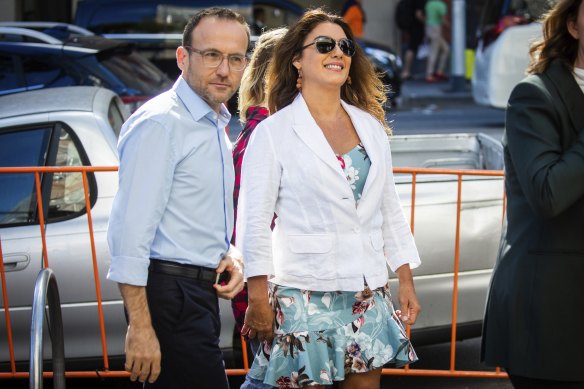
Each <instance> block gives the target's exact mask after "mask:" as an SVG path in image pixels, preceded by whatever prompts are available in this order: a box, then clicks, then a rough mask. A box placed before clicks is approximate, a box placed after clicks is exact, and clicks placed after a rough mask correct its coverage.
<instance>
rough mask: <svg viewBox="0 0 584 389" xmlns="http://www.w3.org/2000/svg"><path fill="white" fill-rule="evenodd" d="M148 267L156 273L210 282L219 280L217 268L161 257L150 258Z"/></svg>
mask: <svg viewBox="0 0 584 389" xmlns="http://www.w3.org/2000/svg"><path fill="white" fill-rule="evenodd" d="M148 269H149V270H150V271H151V272H154V273H159V274H166V275H168V276H177V277H187V278H192V279H194V280H199V281H205V282H210V283H212V284H214V283H215V281H216V280H217V272H215V269H209V268H208V267H202V266H196V265H186V264H183V263H177V262H170V261H163V260H159V259H150V266H149V267H148Z"/></svg>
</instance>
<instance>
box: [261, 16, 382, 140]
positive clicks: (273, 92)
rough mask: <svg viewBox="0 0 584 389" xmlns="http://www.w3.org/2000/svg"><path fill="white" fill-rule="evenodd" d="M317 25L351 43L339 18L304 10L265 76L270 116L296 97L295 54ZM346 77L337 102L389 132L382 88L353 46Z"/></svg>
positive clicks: (357, 48)
mask: <svg viewBox="0 0 584 389" xmlns="http://www.w3.org/2000/svg"><path fill="white" fill-rule="evenodd" d="M321 23H334V24H337V25H339V26H340V27H341V28H342V29H343V31H344V33H345V35H346V36H347V38H349V39H351V40H352V41H355V36H354V35H353V33H352V31H351V28H350V27H349V25H348V24H347V23H346V22H345V21H344V20H343V18H341V17H340V16H337V15H334V14H331V13H328V12H326V11H324V10H323V9H321V8H317V9H313V10H309V11H307V12H306V13H305V14H304V15H303V16H302V17H301V18H300V19H299V20H298V21H297V22H296V23H295V24H294V25H293V26H291V27H290V29H289V30H288V33H286V35H284V37H283V38H282V39H281V40H280V42H279V43H278V45H277V46H276V49H275V51H274V56H273V58H272V62H271V64H270V67H269V69H268V77H267V88H268V107H269V109H270V112H271V113H274V112H276V111H277V110H279V109H282V108H284V107H286V106H287V105H289V104H290V103H292V101H293V100H294V98H295V97H296V95H297V94H298V89H297V88H296V80H297V78H298V70H297V69H296V68H295V67H294V65H293V64H292V63H293V62H294V60H295V59H296V58H297V56H298V55H299V52H300V49H301V47H302V45H303V42H304V39H305V38H306V36H307V35H308V34H310V32H311V31H312V30H314V29H315V28H316V26H318V25H319V24H321ZM349 77H351V83H350V84H349V83H348V82H347V83H345V84H344V85H343V86H342V87H341V99H343V100H344V101H346V102H347V103H349V104H352V105H354V106H356V107H359V108H360V109H362V110H364V111H366V112H369V113H370V114H371V115H373V116H374V117H375V118H376V119H377V120H379V122H380V123H381V124H382V125H383V126H384V127H385V128H386V129H387V130H388V132H389V126H388V125H387V122H386V121H385V111H384V109H383V104H384V103H385V101H386V100H387V97H386V94H385V93H386V89H385V86H384V85H383V83H382V82H381V80H380V78H379V75H378V74H377V73H376V72H375V69H374V68H373V66H372V65H371V63H370V62H369V60H368V59H367V57H366V56H365V53H364V52H363V49H361V47H360V46H359V45H355V54H354V55H353V57H352V58H351V68H350V69H349Z"/></svg>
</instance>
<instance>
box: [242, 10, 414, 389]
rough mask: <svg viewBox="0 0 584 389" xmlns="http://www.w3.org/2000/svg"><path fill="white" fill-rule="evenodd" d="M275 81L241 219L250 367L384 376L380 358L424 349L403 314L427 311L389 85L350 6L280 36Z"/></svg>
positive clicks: (271, 376)
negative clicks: (406, 210) (254, 347)
mask: <svg viewBox="0 0 584 389" xmlns="http://www.w3.org/2000/svg"><path fill="white" fill-rule="evenodd" d="M267 87H268V106H269V109H270V112H271V116H270V117H268V118H267V119H265V120H264V121H262V122H261V123H260V124H259V125H258V127H257V128H256V130H255V132H254V134H253V135H252V137H251V140H250V142H249V144H248V147H247V151H246V155H245V158H244V160H243V168H242V181H241V188H240V195H239V206H238V217H237V244H238V245H239V246H240V247H241V249H242V250H243V253H244V257H245V261H246V268H245V274H246V277H247V281H248V292H249V306H248V309H247V312H246V316H245V322H244V326H243V331H242V333H243V334H244V335H248V336H249V337H251V338H254V337H258V339H259V340H260V341H264V347H263V348H261V349H260V351H259V352H258V354H257V355H256V359H255V361H254V364H253V366H252V368H251V371H250V373H249V374H250V375H251V376H252V377H254V378H256V379H260V380H263V382H264V383H267V384H270V385H273V386H279V387H287V388H301V387H311V388H312V387H324V386H325V385H330V384H332V383H333V381H343V382H342V384H341V387H342V388H343V389H350V388H379V385H380V377H381V367H382V366H383V365H384V364H386V363H395V364H396V365H397V366H402V365H404V364H407V363H411V362H413V361H415V360H416V359H417V357H416V354H415V352H414V350H413V348H412V346H411V344H410V342H409V340H408V338H407V336H406V333H405V330H404V328H403V326H402V322H405V323H407V324H413V323H414V322H415V321H416V318H417V315H418V314H419V312H420V305H419V303H418V301H417V298H416V293H415V290H414V284H413V279H412V272H411V269H412V268H415V267H417V266H418V265H419V264H420V259H419V256H418V252H417V249H416V246H415V244H414V240H413V237H412V234H411V232H410V227H409V225H408V223H407V221H406V219H405V216H404V214H403V212H402V209H401V206H400V203H399V199H398V196H397V193H396V188H395V184H394V181H393V175H392V165H391V155H390V150H389V143H388V138H387V132H386V131H388V128H387V125H386V123H385V117H384V111H383V106H382V104H383V102H384V100H385V94H384V90H383V89H384V88H383V85H382V84H381V82H380V80H379V78H378V77H377V75H376V74H375V71H374V70H373V68H372V66H371V64H370V63H369V62H368V60H367V59H366V57H365V56H364V54H363V51H362V50H361V48H360V47H358V46H356V45H355V44H354V37H353V34H352V32H351V30H350V28H349V27H348V25H347V24H346V23H345V22H344V21H343V20H342V18H340V17H338V16H335V15H331V14H328V13H325V12H323V11H322V10H320V9H317V10H312V11H308V12H307V13H305V14H304V16H302V18H301V19H300V20H299V21H298V22H297V23H296V24H295V25H293V26H292V27H291V28H290V29H289V31H288V33H287V34H286V35H285V36H284V37H283V38H282V39H281V40H280V42H279V43H278V45H277V46H276V50H275V52H274V57H273V59H272V62H271V64H270V69H269V71H268V84H267ZM274 213H276V214H277V215H278V218H277V219H276V225H275V228H274V231H273V233H272V231H271V230H270V224H271V222H272V217H273V214H274ZM388 267H389V268H391V270H392V271H394V272H395V273H396V274H397V276H398V279H399V283H400V285H399V303H400V309H401V311H399V310H394V308H393V305H392V300H391V295H390V291H389V286H388Z"/></svg>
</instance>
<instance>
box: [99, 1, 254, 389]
mask: <svg viewBox="0 0 584 389" xmlns="http://www.w3.org/2000/svg"><path fill="white" fill-rule="evenodd" d="M249 40H250V34H249V27H248V25H247V23H246V22H245V19H244V18H243V16H241V15H239V14H237V13H235V12H233V11H231V10H229V9H223V8H209V9H205V10H202V11H200V12H199V13H197V14H196V15H195V16H193V17H192V18H191V19H190V20H189V22H188V23H187V25H186V27H185V30H184V34H183V41H182V46H180V47H178V49H177V50H176V59H177V63H178V66H179V68H180V69H181V71H182V73H181V76H180V77H179V78H178V79H177V81H176V83H175V84H174V86H173V87H172V89H171V90H169V91H167V92H165V93H163V94H161V95H159V96H157V97H155V98H153V99H151V100H150V101H148V102H147V103H146V104H144V105H143V106H141V107H140V108H139V109H138V110H137V111H136V112H135V113H134V114H133V115H132V116H131V117H130V118H129V119H128V121H127V122H126V123H125V124H124V126H123V128H122V131H121V134H120V139H119V144H118V150H119V155H120V171H119V189H118V192H117V194H116V196H115V199H114V202H113V207H112V212H111V216H110V219H109V226H108V243H109V247H110V252H111V265H110V269H109V273H108V278H109V279H110V280H112V281H115V282H117V283H118V284H119V287H120V291H121V294H122V298H123V300H124V306H125V308H126V311H127V314H128V321H129V324H128V332H127V335H126V344H125V353H126V362H125V368H126V370H127V371H129V372H130V379H131V380H132V381H134V380H136V379H138V380H139V381H140V382H144V383H145V385H144V387H145V388H164V389H167V388H217V389H221V388H227V387H228V382H227V378H226V376H225V369H224V365H223V356H222V354H221V350H220V348H219V333H220V327H221V323H220V319H219V306H218V300H217V297H221V298H225V299H231V298H232V297H234V296H235V295H236V294H237V293H239V291H241V289H242V288H243V275H242V268H241V266H242V264H241V257H240V255H237V253H236V251H235V249H234V248H233V247H232V246H231V245H230V244H229V240H230V239H231V234H232V232H233V196H232V189H233V180H234V174H233V164H232V160H231V158H232V157H231V152H230V150H229V148H228V143H227V141H226V137H227V135H226V134H225V126H226V125H227V124H228V123H229V119H230V116H231V115H229V112H228V111H227V108H226V107H225V105H224V104H223V103H222V102H223V101H227V100H228V99H229V98H230V97H231V96H232V95H233V94H234V93H235V91H236V90H237V88H238V86H239V83H240V80H241V76H242V73H243V70H244V68H245V66H246V64H247V58H246V52H247V48H248V47H249ZM222 272H225V273H226V274H228V275H229V281H228V282H226V283H223V284H219V283H218V282H217V280H218V278H219V275H220V273H222Z"/></svg>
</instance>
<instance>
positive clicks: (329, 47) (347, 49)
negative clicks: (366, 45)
mask: <svg viewBox="0 0 584 389" xmlns="http://www.w3.org/2000/svg"><path fill="white" fill-rule="evenodd" d="M312 45H314V47H316V50H317V51H318V52H319V53H321V54H327V53H330V52H331V51H333V50H334V49H335V46H336V45H339V49H341V51H342V52H343V54H345V55H346V56H347V57H352V56H353V55H354V54H355V43H353V41H352V40H350V39H348V38H342V39H339V40H338V41H336V40H334V39H333V38H331V37H330V36H317V37H316V38H314V40H313V41H312V43H309V44H307V45H306V46H302V47H301V48H300V50H299V51H302V50H304V49H306V48H307V47H310V46H312Z"/></svg>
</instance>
